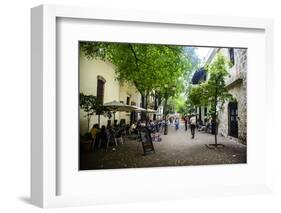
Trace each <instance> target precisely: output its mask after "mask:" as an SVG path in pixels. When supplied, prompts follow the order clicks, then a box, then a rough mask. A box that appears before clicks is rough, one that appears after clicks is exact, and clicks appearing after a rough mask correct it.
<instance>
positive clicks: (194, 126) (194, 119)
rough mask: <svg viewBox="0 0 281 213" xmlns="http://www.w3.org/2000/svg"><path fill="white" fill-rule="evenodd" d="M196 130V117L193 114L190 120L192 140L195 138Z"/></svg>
mask: <svg viewBox="0 0 281 213" xmlns="http://www.w3.org/2000/svg"><path fill="white" fill-rule="evenodd" d="M195 128H196V116H195V115H194V114H193V115H192V116H191V118H190V130H191V135H192V139H193V138H194V136H195Z"/></svg>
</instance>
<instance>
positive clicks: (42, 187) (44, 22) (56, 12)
mask: <svg viewBox="0 0 281 213" xmlns="http://www.w3.org/2000/svg"><path fill="white" fill-rule="evenodd" d="M59 18H64V19H80V20H86V19H87V20H100V21H101V22H102V21H118V22H119V23H121V24H122V23H123V22H124V23H125V22H134V23H142V25H144V26H145V25H147V24H149V23H153V24H155V25H169V26H173V25H174V26H178V25H181V26H199V27H202V28H204V27H206V28H225V29H228V30H231V29H236V30H243V29H250V30H251V29H253V30H259V31H262V32H263V33H264V42H265V52H264V62H265V63H264V65H265V67H264V69H263V74H264V76H265V77H266V78H265V79H264V80H265V88H264V91H262V92H264V94H265V103H264V104H265V105H264V109H266V108H267V107H270V106H272V105H273V100H272V97H271V95H270V91H271V90H272V88H273V85H272V82H271V81H270V79H271V78H270V77H269V76H272V75H273V61H272V59H273V21H272V20H270V19H256V18H241V17H216V16H203V15H189V14H173V13H170V14H166V13H161V12H148V11H122V10H111V9H108V8H103V9H102V8H88V7H87V8H85V7H74V6H54V5H41V6H38V7H35V8H32V10H31V26H32V29H31V42H32V45H31V56H32V63H31V65H32V66H31V69H32V70H31V73H32V76H31V80H32V88H31V90H32V92H31V97H32V103H31V112H32V117H31V124H32V125H31V130H32V134H31V140H32V141H31V169H32V171H31V201H32V203H33V204H35V205H37V206H40V207H43V208H47V207H59V206H76V205H91V204H98V203H116V202H129V201H132V202H138V201H142V200H165V199H177V198H180V199H182V198H188V197H194V196H196V197H198V196H214V195H222V196H223V195H233V194H235V195H242V194H253V193H264V192H270V188H271V182H270V180H271V171H270V168H271V166H270V161H269V160H267V161H266V158H267V159H268V157H270V153H269V152H268V151H267V152H266V153H265V155H264V156H261V158H262V159H264V161H265V162H266V163H265V166H264V167H262V168H261V172H262V173H265V178H263V179H262V180H259V181H258V183H257V182H255V183H254V184H249V181H246V182H245V184H238V183H234V184H233V185H229V184H221V185H219V186H218V187H213V186H210V187H209V188H208V187H205V186H204V187H200V184H199V183H198V182H197V183H196V182H195V183H193V185H194V188H190V187H185V186H183V187H182V188H177V187H175V186H173V185H171V186H170V187H166V189H165V190H160V189H159V187H160V186H161V184H160V185H159V186H158V188H157V187H156V188H155V189H153V190H154V192H151V193H150V194H151V195H147V194H144V193H141V194H137V195H135V196H132V194H130V193H127V191H124V192H123V195H122V196H119V197H118V196H117V194H118V193H117V194H116V193H112V194H115V196H116V198H114V197H113V196H110V195H109V196H108V199H106V196H100V198H99V199H98V198H97V196H88V195H83V194H82V195H81V194H80V195H59V196H58V193H57V190H58V184H60V183H59V181H58V173H59V171H60V169H61V168H60V167H59V166H58V165H57V163H58V162H57V159H58V158H59V156H58V154H59V153H58V151H57V148H58V147H57V144H56V142H57V129H56V126H57V125H56V124H57V116H58V114H57V99H56V97H57V87H58V84H60V82H59V81H58V80H57V74H56V70H57V58H56V56H57V54H56V51H57V45H58V44H57V40H56V36H57V20H58V19H59ZM262 90H263V89H262ZM267 119H268V118H267ZM268 133H269V128H268V127H266V130H265V134H266V135H265V138H267V141H266V143H264V146H265V147H266V148H267V150H270V149H271V147H270V143H269V140H268V135H269V134H268ZM184 169H185V167H183V168H180V169H178V168H175V169H173V170H170V172H173V173H178V174H179V175H180V174H182V171H183V170H184ZM208 169H209V171H210V169H212V167H209V168H208ZM149 170H150V171H152V173H153V174H154V175H155V174H162V171H161V170H157V169H149ZM218 171H219V170H218ZM106 174H108V172H107V173H106ZM91 175H93V178H95V177H94V175H95V174H94V173H93V174H91ZM103 175H105V174H103ZM113 175H116V177H119V176H118V174H117V173H116V172H115V173H114V174H113ZM164 179H165V177H164ZM166 179H167V177H166ZM73 184H75V183H73ZM162 185H163V184H162ZM163 187H164V185H163ZM107 190H108V192H110V189H107ZM131 192H132V190H131ZM126 193H127V194H126ZM156 194H157V195H159V196H157V198H155V195H156Z"/></svg>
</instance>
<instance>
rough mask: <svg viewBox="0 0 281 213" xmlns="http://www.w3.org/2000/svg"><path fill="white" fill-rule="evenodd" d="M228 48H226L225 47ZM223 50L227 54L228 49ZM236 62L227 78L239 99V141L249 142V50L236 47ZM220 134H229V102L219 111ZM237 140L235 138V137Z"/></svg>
mask: <svg viewBox="0 0 281 213" xmlns="http://www.w3.org/2000/svg"><path fill="white" fill-rule="evenodd" d="M225 49H226V48H225ZM225 49H222V52H223V53H224V54H225V55H227V51H225ZM234 53H235V64H234V66H233V67H232V68H231V70H230V71H229V73H230V74H231V76H230V77H229V78H227V79H226V83H227V86H228V88H229V92H230V93H231V94H232V95H233V97H234V98H235V99H236V100H237V106H238V141H239V142H240V143H243V144H246V143H247V50H246V49H235V51H234ZM228 57H229V55H228ZM219 120H220V124H219V131H218V132H219V134H222V135H224V136H228V133H229V114H228V103H225V104H224V107H223V109H222V110H221V112H220V113H219ZM233 139H234V140H235V138H233Z"/></svg>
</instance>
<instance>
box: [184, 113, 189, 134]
mask: <svg viewBox="0 0 281 213" xmlns="http://www.w3.org/2000/svg"><path fill="white" fill-rule="evenodd" d="M187 123H188V117H187V116H185V117H184V127H185V131H187Z"/></svg>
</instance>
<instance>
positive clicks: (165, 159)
mask: <svg viewBox="0 0 281 213" xmlns="http://www.w3.org/2000/svg"><path fill="white" fill-rule="evenodd" d="M161 137H162V141H161V142H153V144H154V148H155V154H154V153H152V154H149V155H146V156H144V155H143V150H142V146H141V144H140V143H139V142H137V141H136V140H133V139H129V138H126V140H125V143H124V144H120V145H118V146H117V147H115V146H111V147H110V148H109V150H108V151H107V152H105V151H104V150H102V149H101V150H98V151H95V152H91V151H90V150H89V147H90V145H89V143H85V144H84V145H83V146H82V148H81V152H80V153H81V154H80V169H81V170H89V169H114V168H143V167H160V166H190V165H212V164H237V163H246V152H247V150H246V146H245V145H243V144H240V143H238V142H235V141H233V140H230V139H228V138H225V137H222V136H218V143H221V144H223V145H224V146H225V147H224V148H223V149H209V148H207V147H206V144H212V143H214V135H211V134H209V133H203V132H198V131H196V134H195V138H194V139H191V133H190V129H188V130H187V131H185V129H184V125H183V124H182V123H181V125H180V129H179V130H177V131H176V130H175V127H174V126H173V125H171V126H169V131H168V135H163V133H161Z"/></svg>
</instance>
